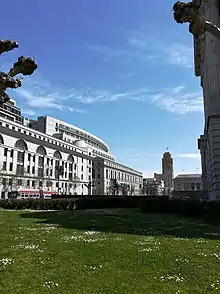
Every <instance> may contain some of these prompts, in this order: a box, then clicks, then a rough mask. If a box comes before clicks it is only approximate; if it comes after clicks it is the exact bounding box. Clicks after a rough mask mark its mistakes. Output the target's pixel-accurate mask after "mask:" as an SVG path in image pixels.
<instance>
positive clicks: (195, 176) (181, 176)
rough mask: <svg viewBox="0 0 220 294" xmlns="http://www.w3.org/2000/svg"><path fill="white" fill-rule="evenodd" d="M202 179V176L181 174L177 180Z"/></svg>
mask: <svg viewBox="0 0 220 294" xmlns="http://www.w3.org/2000/svg"><path fill="white" fill-rule="evenodd" d="M186 178H201V174H180V175H178V176H177V177H176V178H175V179H186Z"/></svg>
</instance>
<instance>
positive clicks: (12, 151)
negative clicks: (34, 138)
mask: <svg viewBox="0 0 220 294" xmlns="http://www.w3.org/2000/svg"><path fill="white" fill-rule="evenodd" d="M13 156H14V150H13V149H12V150H11V152H10V157H12V158H13Z"/></svg>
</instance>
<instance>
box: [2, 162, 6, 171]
mask: <svg viewBox="0 0 220 294" xmlns="http://www.w3.org/2000/svg"><path fill="white" fill-rule="evenodd" d="M2 169H3V170H6V161H3V167H2Z"/></svg>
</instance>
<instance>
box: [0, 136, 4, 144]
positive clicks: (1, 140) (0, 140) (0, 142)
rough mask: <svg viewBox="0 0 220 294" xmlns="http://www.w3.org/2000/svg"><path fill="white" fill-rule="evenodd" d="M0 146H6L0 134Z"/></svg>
mask: <svg viewBox="0 0 220 294" xmlns="http://www.w3.org/2000/svg"><path fill="white" fill-rule="evenodd" d="M0 144H3V145H4V139H3V137H2V135H1V134H0Z"/></svg>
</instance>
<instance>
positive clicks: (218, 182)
mask: <svg viewBox="0 0 220 294" xmlns="http://www.w3.org/2000/svg"><path fill="white" fill-rule="evenodd" d="M201 11H202V13H203V15H204V17H205V19H207V20H209V21H211V22H212V23H214V24H216V25H219V20H220V16H219V3H218V1H217V0H209V1H203V2H202V5H201ZM203 52H204V61H203V62H204V64H203V68H202V83H203V89H204V91H203V93H204V106H205V120H206V126H205V132H206V133H207V148H206V153H205V156H206V160H207V163H208V166H207V169H208V178H207V186H208V190H209V199H210V200H215V199H216V198H218V196H220V54H219V52H220V40H219V39H217V38H216V37H214V36H213V35H212V34H210V33H209V32H205V35H204V39H203ZM203 157H204V153H203ZM203 162H205V161H204V159H203ZM203 164H204V163H203Z"/></svg>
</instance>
